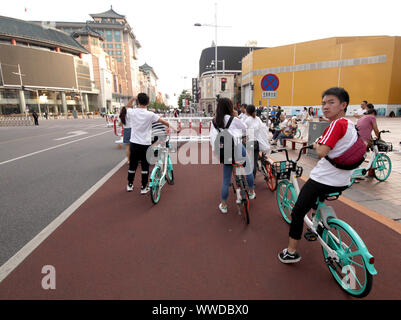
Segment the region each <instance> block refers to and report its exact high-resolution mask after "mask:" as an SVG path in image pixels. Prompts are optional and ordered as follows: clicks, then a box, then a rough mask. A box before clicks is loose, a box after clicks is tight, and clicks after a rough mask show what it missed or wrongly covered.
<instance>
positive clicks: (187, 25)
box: [0, 0, 401, 105]
mask: <svg viewBox="0 0 401 320" xmlns="http://www.w3.org/2000/svg"><path fill="white" fill-rule="evenodd" d="M215 3H217V24H218V25H220V26H230V27H229V28H218V39H217V44H218V46H220V45H226V46H244V45H245V43H246V42H247V41H249V40H256V41H257V44H258V46H262V47H275V46H280V45H285V44H291V43H296V42H302V41H309V40H315V39H322V38H328V37H334V36H364V35H389V36H396V35H398V36H401V23H400V21H401V19H400V14H401V10H400V9H401V1H400V0H380V1H377V0H331V1H329V0H277V1H268V0H130V1H127V0H96V1H95V0H85V1H83V0H68V1H55V0H51V1H50V0H29V1H28V0H25V1H24V0H12V1H7V4H5V0H3V1H2V5H1V7H0V15H3V16H8V17H13V18H18V19H23V20H43V21H76V22H85V21H86V20H91V17H90V16H89V14H91V13H101V12H105V11H107V10H109V9H110V6H111V5H112V6H113V9H114V11H116V12H117V13H119V14H122V15H125V16H126V18H127V20H128V23H129V24H130V25H131V27H132V28H133V31H134V34H135V36H136V38H137V39H138V41H139V42H140V43H141V45H142V48H141V49H140V50H139V63H140V64H143V63H145V62H146V63H148V64H149V65H150V66H152V67H153V68H154V70H155V72H156V74H157V76H158V77H159V81H158V88H159V91H161V92H162V93H163V94H164V93H167V94H169V95H170V97H171V98H170V101H169V102H170V104H173V105H176V104H177V102H176V97H174V93H176V94H177V97H178V95H179V93H180V92H181V91H182V89H183V88H185V89H190V88H191V78H193V77H196V76H197V74H198V68H199V58H200V54H201V52H202V50H203V49H204V48H207V47H210V46H211V44H212V41H214V39H215V33H214V31H215V29H214V28H212V27H194V26H193V25H194V23H197V22H199V23H203V24H214V14H215V6H214V4H215ZM25 9H26V10H25ZM185 78H186V79H185Z"/></svg>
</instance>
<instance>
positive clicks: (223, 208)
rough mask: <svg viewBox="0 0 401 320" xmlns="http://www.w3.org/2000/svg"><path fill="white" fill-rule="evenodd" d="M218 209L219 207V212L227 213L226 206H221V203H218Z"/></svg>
mask: <svg viewBox="0 0 401 320" xmlns="http://www.w3.org/2000/svg"><path fill="white" fill-rule="evenodd" d="M219 209H220V211H221V213H227V206H225V207H223V205H222V204H221V203H220V204H219Z"/></svg>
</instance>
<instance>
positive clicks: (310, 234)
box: [304, 231, 318, 241]
mask: <svg viewBox="0 0 401 320" xmlns="http://www.w3.org/2000/svg"><path fill="white" fill-rule="evenodd" d="M304 238H305V239H306V240H308V241H316V240H317V238H318V236H317V234H316V233H314V232H312V231H308V232H305V233H304Z"/></svg>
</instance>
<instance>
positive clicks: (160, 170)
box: [149, 140, 174, 204]
mask: <svg viewBox="0 0 401 320" xmlns="http://www.w3.org/2000/svg"><path fill="white" fill-rule="evenodd" d="M154 151H155V152H156V153H157V162H156V164H155V166H154V168H153V170H152V173H151V175H150V181H149V187H150V198H151V199H152V202H153V203H154V204H156V203H158V202H159V200H160V196H161V190H162V188H163V186H164V185H165V184H166V182H167V183H168V184H170V185H172V184H174V170H173V163H172V161H171V158H170V152H171V145H170V142H169V140H167V141H166V142H165V143H164V142H162V143H159V144H158V145H157V146H156V147H154Z"/></svg>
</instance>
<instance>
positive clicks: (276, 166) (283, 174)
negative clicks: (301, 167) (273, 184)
mask: <svg viewBox="0 0 401 320" xmlns="http://www.w3.org/2000/svg"><path fill="white" fill-rule="evenodd" d="M293 168H294V164H293V163H292V162H289V161H277V162H273V167H272V171H273V175H274V176H275V177H276V178H277V180H278V179H289V178H290V174H291V171H292V170H293Z"/></svg>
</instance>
